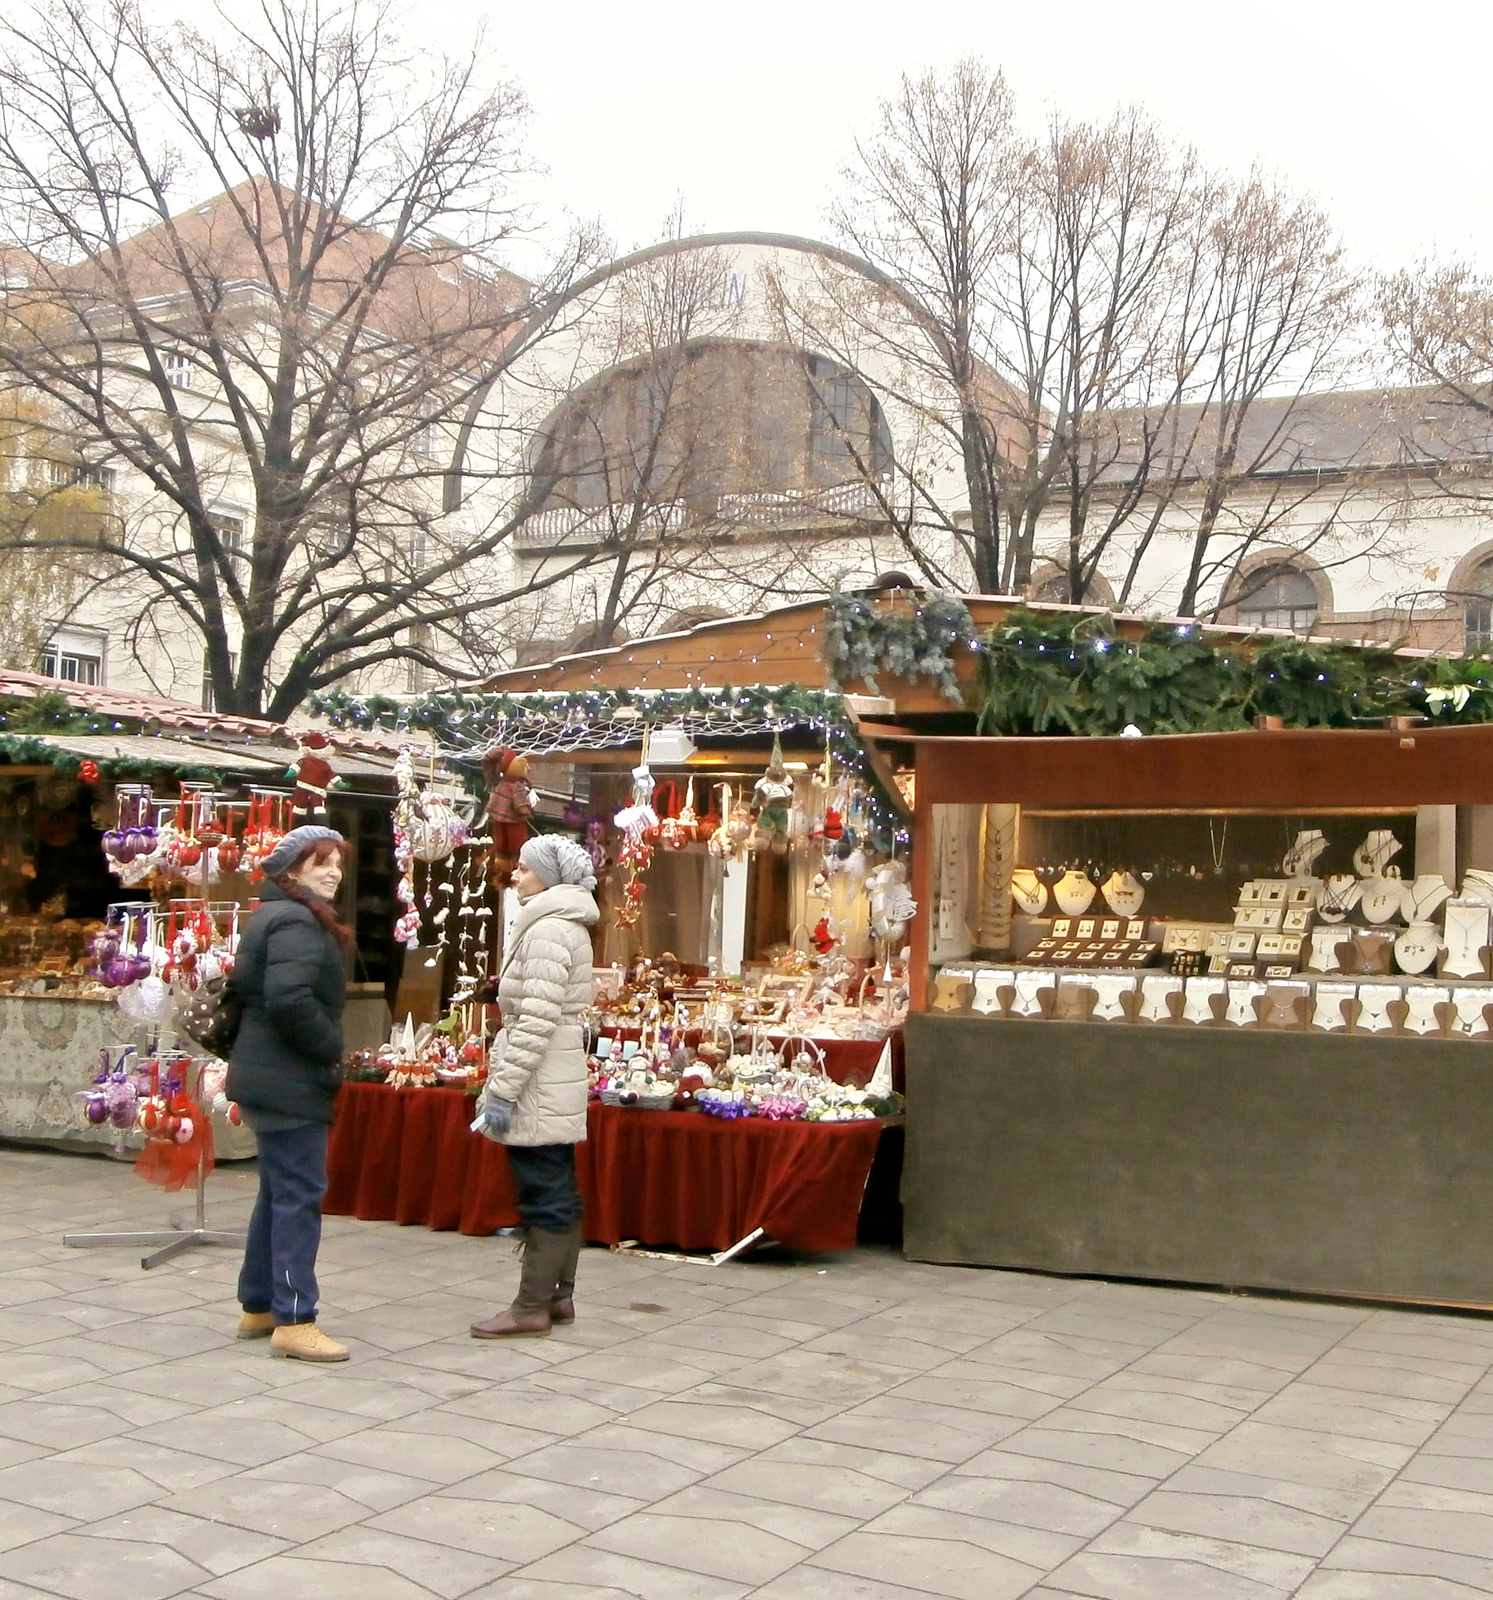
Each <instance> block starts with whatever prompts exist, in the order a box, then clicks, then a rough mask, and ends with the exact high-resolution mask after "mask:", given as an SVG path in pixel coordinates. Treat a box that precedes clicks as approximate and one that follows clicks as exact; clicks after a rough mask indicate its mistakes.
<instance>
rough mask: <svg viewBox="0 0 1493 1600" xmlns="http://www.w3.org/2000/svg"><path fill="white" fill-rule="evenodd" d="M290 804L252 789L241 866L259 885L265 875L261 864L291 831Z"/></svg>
mask: <svg viewBox="0 0 1493 1600" xmlns="http://www.w3.org/2000/svg"><path fill="white" fill-rule="evenodd" d="M289 812H290V800H289V798H288V797H287V796H286V795H283V794H279V793H277V792H275V791H273V790H269V789H250V791H249V814H248V818H247V820H246V821H245V823H244V834H243V842H242V843H241V844H240V846H239V849H238V857H239V865H241V866H242V867H243V869H244V870H245V871H246V872H247V873H248V875H249V879H250V881H251V882H253V883H257V882H258V881H259V880H260V879H261V878H262V877H263V876H264V874H263V873H262V872H261V871H260V863H261V862H262V861H263V860H264V859H265V857H266V856H268V855H270V854H271V853H272V852H273V851H274V848H275V846H276V845H277V844H279V843H280V841H281V840H282V839H283V838H284V837H285V835H286V833H287V832H288V831H289V821H290V817H289Z"/></svg>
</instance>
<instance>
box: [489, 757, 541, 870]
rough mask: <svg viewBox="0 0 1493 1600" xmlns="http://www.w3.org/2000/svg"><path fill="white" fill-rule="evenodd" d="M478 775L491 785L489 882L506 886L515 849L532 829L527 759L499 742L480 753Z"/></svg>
mask: <svg viewBox="0 0 1493 1600" xmlns="http://www.w3.org/2000/svg"><path fill="white" fill-rule="evenodd" d="M482 776H483V778H484V779H485V780H486V782H488V783H489V784H491V785H492V793H491V794H490V795H489V796H488V799H487V816H488V837H489V838H490V839H491V840H492V850H491V855H490V857H489V869H490V871H491V874H492V881H493V886H494V887H495V888H498V889H506V888H507V887H508V885H509V884H510V883H512V882H513V870H514V868H515V867H516V866H517V865H518V853H519V851H520V850H522V849H523V847H524V841H525V840H526V839H527V838H528V837H529V834H530V833H531V832H532V828H531V826H530V824H531V823H532V821H533V817H534V795H533V791H532V790H531V789H530V787H529V763H528V759H527V758H526V757H524V756H521V755H519V754H517V753H516V752H515V751H513V750H510V749H508V748H506V747H505V746H499V747H498V748H496V749H493V750H489V751H488V752H487V754H486V755H485V756H483V758H482Z"/></svg>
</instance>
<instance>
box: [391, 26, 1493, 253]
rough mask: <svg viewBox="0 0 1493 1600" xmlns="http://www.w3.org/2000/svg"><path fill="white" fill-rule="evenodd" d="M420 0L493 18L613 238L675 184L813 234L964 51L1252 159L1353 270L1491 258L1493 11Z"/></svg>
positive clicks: (559, 168)
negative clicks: (895, 114)
mask: <svg viewBox="0 0 1493 1600" xmlns="http://www.w3.org/2000/svg"><path fill="white" fill-rule="evenodd" d="M418 3H419V7H420V9H419V12H418V15H420V17H421V18H422V20H424V19H428V20H429V23H430V28H431V33H432V35H435V36H439V35H440V34H442V33H445V34H446V35H447V36H448V37H449V38H452V39H455V38H457V37H459V36H460V35H461V34H462V33H463V32H464V31H465V28H466V27H467V26H468V25H470V23H471V22H472V21H474V20H476V19H478V18H484V17H485V18H486V19H487V22H488V27H489V30H490V34H491V37H492V39H493V41H494V43H495V45H496V46H497V49H498V53H499V54H500V56H501V58H502V59H503V60H504V61H505V62H506V63H507V64H508V65H509V67H510V69H511V71H512V72H513V74H514V75H515V76H516V77H517V78H518V79H519V80H520V81H521V82H522V83H523V85H524V86H525V88H526V89H527V91H528V93H529V95H530V97H531V99H532V101H533V103H534V107H535V111H536V117H535V121H534V125H533V128H532V145H533V149H534V153H535V154H536V155H537V156H538V157H539V158H540V159H541V160H542V161H544V162H545V163H546V165H547V166H548V168H549V179H548V182H547V184H546V189H547V192H548V194H549V196H550V197H551V198H553V199H554V200H556V201H559V202H561V203H563V204H564V205H565V206H567V207H568V208H569V209H570V210H571V211H572V212H575V213H578V214H581V215H583V216H592V217H599V218H601V219H602V220H603V221H604V222H605V223H606V224H607V226H608V228H609V229H610V230H611V232H612V233H613V235H614V236H615V238H616V240H617V242H618V244H619V245H621V246H623V247H627V246H630V245H633V244H637V243H643V242H647V241H649V240H651V239H653V238H655V237H657V235H658V232H659V230H660V226H661V223H662V219H663V218H664V217H665V215H666V214H667V213H668V211H669V209H670V207H671V206H672V205H673V203H674V201H675V198H676V196H682V197H683V200H684V202H685V205H686V208H687V213H688V216H689V218H690V220H691V221H692V222H693V223H695V224H696V225H697V226H698V227H699V228H700V229H701V230H706V229H727V228H752V229H768V230H777V231H781V232H789V233H805V234H810V235H814V234H819V233H822V232H823V231H824V224H823V220H822V219H823V212H824V207H825V204H826V201H827V200H828V198H829V197H830V195H831V194H832V192H833V189H834V185H835V182H836V173H837V170H838V167H839V165H840V163H841V161H842V160H843V159H844V157H845V154H846V151H847V149H848V147H849V145H850V141H851V140H852V138H853V137H854V134H855V132H856V130H858V129H863V128H865V127H866V126H867V125H868V124H869V122H870V120H871V118H872V116H873V114H874V110H875V106H876V101H877V99H878V97H879V96H881V95H882V94H884V93H886V92H887V91H888V90H889V89H890V88H891V87H892V86H893V85H894V84H895V83H896V80H897V78H898V76H899V74H900V73H901V72H903V71H904V70H908V71H919V70H921V69H922V68H924V67H926V66H930V65H931V66H936V65H939V64H942V63H947V62H951V61H954V60H956V59H957V58H958V57H960V56H961V55H965V54H977V55H981V56H984V57H985V58H986V59H988V60H990V61H992V62H994V63H996V64H998V65H999V66H1000V67H1001V68H1003V70H1004V71H1005V73H1006V77H1007V79H1008V81H1009V82H1010V84H1011V86H1012V88H1013V90H1014V91H1015V93H1016V96H1017V100H1018V104H1019V106H1020V108H1021V110H1022V112H1023V114H1024V115H1025V116H1028V117H1030V118H1032V119H1034V120H1035V119H1039V118H1040V117H1041V116H1042V115H1043V114H1044V113H1045V112H1046V111H1047V110H1049V109H1052V108H1061V109H1064V110H1066V111H1069V112H1072V113H1076V114H1079V115H1083V116H1092V117H1102V116H1105V115H1107V114H1108V113H1109V112H1111V111H1112V110H1114V109H1115V108H1116V107H1117V106H1119V105H1123V104H1130V103H1135V104H1139V105H1141V106H1143V107H1145V108H1146V109H1147V110H1148V111H1149V112H1150V113H1151V114H1152V115H1154V116H1155V117H1156V118H1157V119H1158V120H1159V121H1160V122H1161V123H1163V124H1164V125H1165V126H1167V127H1169V128H1171V129H1172V130H1174V131H1175V132H1176V133H1177V135H1178V136H1179V137H1180V138H1182V139H1184V140H1188V141H1191V142H1192V143H1194V144H1195V145H1196V146H1197V147H1198V149H1199V150H1200V151H1201V152H1202V153H1203V155H1204V156H1205V157H1207V158H1208V159H1209V160H1211V161H1215V162H1217V163H1219V164H1222V165H1227V166H1229V167H1233V168H1236V169H1241V170H1243V169H1247V168H1248V167H1249V166H1250V165H1251V164H1252V163H1255V162H1259V163H1262V164H1263V165H1265V166H1266V167H1268V168H1270V169H1272V170H1273V171H1275V172H1278V173H1280V174H1282V175H1283V176H1285V177H1287V178H1288V179H1289V180H1290V182H1291V183H1292V184H1293V185H1294V186H1296V187H1297V188H1299V189H1302V190H1305V191H1307V192H1309V193H1312V194H1315V195H1316V196H1317V197H1318V198H1319V199H1320V200H1322V201H1323V202H1324V203H1325V204H1326V205H1327V207H1328V208H1329V210H1330V211H1331V212H1332V214H1333V215H1334V216H1335V217H1336V218H1337V219H1338V222H1339V225H1340V227H1341V229H1342V232H1343V235H1344V238H1345V240H1346V242H1347V244H1348V245H1349V248H1350V249H1351V251H1352V252H1353V254H1354V255H1355V256H1356V257H1357V258H1359V259H1360V260H1362V261H1365V262H1367V263H1370V264H1373V265H1377V266H1399V265H1404V264H1410V263H1412V262H1413V261H1415V260H1416V259H1418V258H1419V257H1421V256H1423V255H1426V254H1428V253H1431V252H1437V251H1439V252H1441V253H1462V254H1471V255H1474V256H1476V257H1478V258H1479V259H1480V260H1481V261H1482V262H1483V263H1484V264H1486V265H1488V266H1489V267H1493V181H1490V179H1493V145H1490V134H1489V113H1488V99H1489V86H1488V79H1489V64H1490V55H1493V21H1490V18H1493V4H1490V3H1489V0H1422V3H1421V4H1419V5H1403V4H1402V5H1396V6H1390V5H1387V4H1384V3H1382V0H1359V3H1356V4H1347V3H1343V0H1294V3H1285V0H1237V3H1234V4H1225V5H1209V4H1207V3H1205V0H1204V3H1199V0H1124V3H1119V0H1104V3H1095V0H1069V3H1067V4H1065V5H1061V6H1054V5H1052V4H1029V5H1025V6H1020V7H1017V6H1010V5H1001V4H998V3H991V0H906V3H904V4H895V5H894V4H891V3H889V0H856V3H852V4H835V5H829V4H826V3H824V0H724V3H723V0H605V3H602V0H563V3H559V4H553V3H552V4H529V5H525V6H514V5H511V4H505V5H502V6H498V5H494V4H492V3H490V0H418ZM516 264H517V263H516Z"/></svg>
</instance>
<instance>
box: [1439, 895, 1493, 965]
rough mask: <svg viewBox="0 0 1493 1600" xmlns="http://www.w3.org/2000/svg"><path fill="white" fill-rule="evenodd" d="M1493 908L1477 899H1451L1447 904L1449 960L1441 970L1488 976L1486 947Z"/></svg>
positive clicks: (1447, 954) (1447, 948) (1447, 952)
mask: <svg viewBox="0 0 1493 1600" xmlns="http://www.w3.org/2000/svg"><path fill="white" fill-rule="evenodd" d="M1489 917H1490V908H1489V907H1488V906H1485V905H1482V904H1479V903H1477V902H1474V901H1467V900H1449V901H1448V902H1447V906H1446V960H1445V962H1444V963H1443V964H1442V967H1441V972H1442V976H1443V977H1447V978H1481V977H1483V976H1485V971H1484V967H1483V950H1484V948H1485V946H1486V945H1487V943H1488V927H1489Z"/></svg>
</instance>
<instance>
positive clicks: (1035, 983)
mask: <svg viewBox="0 0 1493 1600" xmlns="http://www.w3.org/2000/svg"><path fill="white" fill-rule="evenodd" d="M1053 982H1054V976H1053V974H1052V973H1050V972H1018V973H1017V974H1016V982H1015V985H1014V987H1015V990H1016V993H1015V995H1014V997H1013V998H1012V1000H1011V1015H1012V1016H1013V1017H1040V1016H1041V1015H1042V998H1041V997H1042V995H1043V994H1051V993H1052V988H1053Z"/></svg>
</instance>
